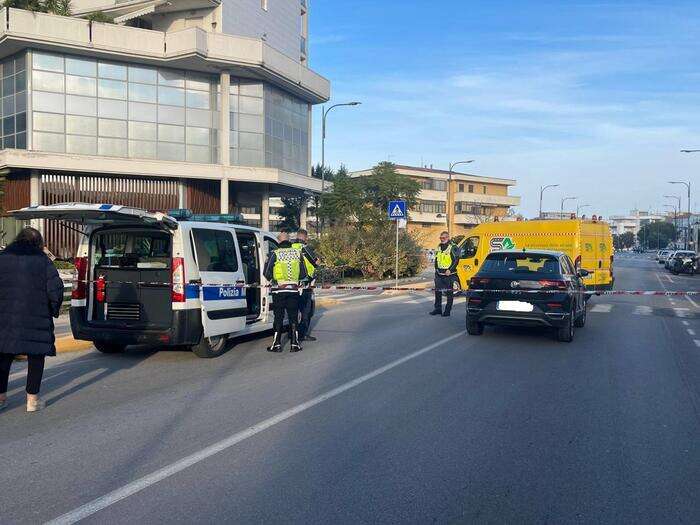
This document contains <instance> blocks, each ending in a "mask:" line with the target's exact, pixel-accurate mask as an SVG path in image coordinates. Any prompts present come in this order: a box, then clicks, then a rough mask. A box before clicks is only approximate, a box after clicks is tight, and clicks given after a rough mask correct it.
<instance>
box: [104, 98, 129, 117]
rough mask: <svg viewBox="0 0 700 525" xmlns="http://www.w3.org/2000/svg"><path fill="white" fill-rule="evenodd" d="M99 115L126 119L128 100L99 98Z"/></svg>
mask: <svg viewBox="0 0 700 525" xmlns="http://www.w3.org/2000/svg"><path fill="white" fill-rule="evenodd" d="M98 116H100V117H103V118H115V119H124V120H126V102H124V101H122V100H104V99H99V102H98Z"/></svg>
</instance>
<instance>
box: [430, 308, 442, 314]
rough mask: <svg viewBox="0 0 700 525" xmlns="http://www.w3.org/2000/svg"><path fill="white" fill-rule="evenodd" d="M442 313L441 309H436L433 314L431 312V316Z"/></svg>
mask: <svg viewBox="0 0 700 525" xmlns="http://www.w3.org/2000/svg"><path fill="white" fill-rule="evenodd" d="M441 313H442V310H441V309H440V308H435V310H433V311H432V312H430V315H440V314H441Z"/></svg>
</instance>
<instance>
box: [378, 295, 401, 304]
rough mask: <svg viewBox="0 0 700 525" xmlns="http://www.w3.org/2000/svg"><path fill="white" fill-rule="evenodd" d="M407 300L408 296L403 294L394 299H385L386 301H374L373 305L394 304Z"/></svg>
mask: <svg viewBox="0 0 700 525" xmlns="http://www.w3.org/2000/svg"><path fill="white" fill-rule="evenodd" d="M406 299H408V296H407V295H405V294H402V295H396V296H393V297H385V298H384V299H377V300H376V301H372V303H393V302H396V301H405V300H406Z"/></svg>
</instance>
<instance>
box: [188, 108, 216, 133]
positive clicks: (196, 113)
mask: <svg viewBox="0 0 700 525" xmlns="http://www.w3.org/2000/svg"><path fill="white" fill-rule="evenodd" d="M212 122H213V119H212V112H211V111H208V110H206V109H188V110H187V125H188V126H199V127H203V128H211V127H212Z"/></svg>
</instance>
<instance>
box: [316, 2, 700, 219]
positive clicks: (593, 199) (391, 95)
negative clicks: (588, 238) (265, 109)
mask: <svg viewBox="0 0 700 525" xmlns="http://www.w3.org/2000/svg"><path fill="white" fill-rule="evenodd" d="M310 15H311V19H310V24H311V26H310V46H311V47H310V52H311V67H312V68H313V69H314V70H316V71H317V72H319V73H321V74H322V75H324V76H326V77H327V78H329V79H330V80H331V81H332V86H333V88H332V89H333V98H332V102H346V101H349V100H360V101H362V102H363V105H362V106H360V107H357V108H338V109H336V110H334V111H333V113H331V115H330V116H329V117H328V138H327V140H326V161H327V164H329V165H333V166H337V165H339V164H340V163H344V164H346V165H347V166H348V168H350V169H351V170H354V169H361V168H366V167H370V166H372V165H374V164H376V163H377V162H378V161H381V160H391V161H392V162H396V163H401V164H411V165H420V163H421V160H422V161H423V164H433V165H434V166H435V167H439V168H443V169H446V168H447V165H448V163H449V162H450V161H456V160H462V159H472V158H473V159H475V160H476V162H475V163H474V164H473V165H472V166H471V167H470V170H469V171H470V172H471V173H474V174H476V175H484V176H491V177H505V178H514V179H516V180H517V181H518V185H517V186H516V187H515V188H514V189H513V190H512V193H513V194H515V195H520V196H522V198H523V204H522V206H521V207H520V208H519V211H521V212H523V213H525V214H526V215H532V214H533V213H536V211H537V206H538V199H539V186H540V185H541V184H556V183H558V184H560V185H561V187H560V188H556V189H554V190H549V192H548V193H547V194H546V198H545V208H546V209H559V202H560V200H559V199H560V198H561V197H562V196H564V195H567V196H578V197H580V200H579V202H580V203H581V204H591V205H593V206H592V207H590V208H587V209H586V213H589V214H590V213H602V214H604V215H606V216H607V215H610V214H615V213H626V212H627V211H629V210H630V209H632V208H634V207H639V208H641V209H651V210H657V209H658V210H664V209H665V208H663V205H664V204H670V203H671V202H673V201H672V200H669V199H664V198H663V195H664V194H669V193H672V194H681V193H682V192H681V187H680V186H671V185H669V184H667V182H666V181H667V180H672V179H682V180H690V181H691V183H694V184H695V188H696V190H695V195H694V196H693V199H692V200H693V202H692V205H693V209H694V210H697V209H698V203H700V176H699V175H698V174H700V153H698V154H696V155H683V154H681V153H679V150H680V149H683V148H694V147H695V148H700V89H699V88H700V4H699V3H697V2H684V1H677V2H626V1H618V2H576V1H567V0H560V1H556V2H554V1H519V2H516V1H499V0H490V1H489V0H483V1H482V0H480V1H469V0H463V1H441V2H438V1H430V0H424V1H415V0H414V1H411V0H406V1H398V0H379V1H378V0H354V1H349V0H315V1H313V3H312V5H311V13H310ZM314 123H315V127H314V161H315V162H318V161H319V160H320V108H316V110H315V117H314ZM684 191H685V190H684V187H683V195H684V197H683V203H684V204H683V207H684V208H685V207H686V206H687V200H686V198H685V194H684ZM569 205H570V203H569ZM569 207H570V206H569Z"/></svg>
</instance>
